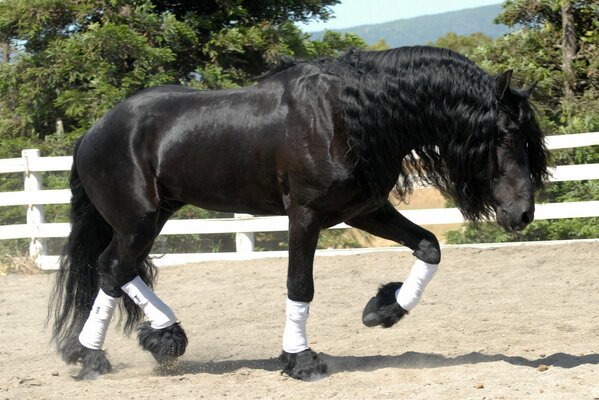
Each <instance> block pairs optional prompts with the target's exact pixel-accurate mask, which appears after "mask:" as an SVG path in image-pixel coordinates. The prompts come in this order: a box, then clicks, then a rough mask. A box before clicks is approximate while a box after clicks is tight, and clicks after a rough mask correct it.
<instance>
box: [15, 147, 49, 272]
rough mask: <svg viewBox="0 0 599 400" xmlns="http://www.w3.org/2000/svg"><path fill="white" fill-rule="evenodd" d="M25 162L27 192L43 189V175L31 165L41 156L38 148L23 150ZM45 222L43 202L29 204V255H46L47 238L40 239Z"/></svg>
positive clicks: (35, 257)
mask: <svg viewBox="0 0 599 400" xmlns="http://www.w3.org/2000/svg"><path fill="white" fill-rule="evenodd" d="M21 156H22V157H23V162H24V164H25V185H24V186H25V192H36V191H38V190H41V187H42V175H41V174H40V173H39V172H31V171H30V168H29V166H30V165H31V164H32V161H33V160H34V159H35V158H38V157H39V156H40V151H39V150H38V149H28V150H23V151H22V152H21ZM43 223H44V206H43V204H31V203H30V204H29V205H28V206H27V225H28V226H29V232H30V238H31V241H30V243H29V256H30V257H31V258H33V259H34V260H37V259H38V258H39V256H45V255H46V240H45V239H40V236H41V235H40V229H41V226H40V225H41V224H43Z"/></svg>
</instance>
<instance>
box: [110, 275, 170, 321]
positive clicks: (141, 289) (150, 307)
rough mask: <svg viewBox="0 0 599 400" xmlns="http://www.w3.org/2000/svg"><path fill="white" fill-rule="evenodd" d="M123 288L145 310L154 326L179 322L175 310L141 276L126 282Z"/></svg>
mask: <svg viewBox="0 0 599 400" xmlns="http://www.w3.org/2000/svg"><path fill="white" fill-rule="evenodd" d="M121 289H123V291H124V292H125V293H127V295H128V296H129V297H131V299H132V300H133V302H135V304H137V305H138V306H139V307H140V308H141V309H142V310H143V312H144V314H145V315H146V317H147V318H148V320H149V321H150V325H151V326H152V328H154V329H163V328H167V327H169V326H171V325H172V324H174V323H175V322H177V318H176V317H175V313H174V312H173V310H171V309H170V308H169V306H167V305H166V304H165V303H164V302H163V301H162V300H160V298H159V297H158V296H156V293H154V292H153V291H152V289H150V288H149V287H148V285H146V283H145V282H144V281H143V280H142V279H141V278H140V277H139V276H136V277H135V279H133V280H132V281H131V282H129V283H126V284H124V285H123V286H122V287H121Z"/></svg>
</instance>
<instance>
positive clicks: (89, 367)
mask: <svg viewBox="0 0 599 400" xmlns="http://www.w3.org/2000/svg"><path fill="white" fill-rule="evenodd" d="M58 352H59V353H60V354H61V355H62V359H63V360H64V361H65V362H66V363H67V364H77V363H80V364H81V371H79V373H78V374H77V375H76V376H75V379H96V378H98V377H99V376H100V375H103V374H107V373H109V372H112V365H110V361H108V358H107V357H106V353H105V352H104V351H103V350H92V349H88V348H87V347H85V346H84V345H82V344H81V343H80V342H79V338H78V337H76V336H75V337H72V338H70V339H68V340H66V341H65V342H64V343H63V345H62V346H61V347H60V348H59V349H58Z"/></svg>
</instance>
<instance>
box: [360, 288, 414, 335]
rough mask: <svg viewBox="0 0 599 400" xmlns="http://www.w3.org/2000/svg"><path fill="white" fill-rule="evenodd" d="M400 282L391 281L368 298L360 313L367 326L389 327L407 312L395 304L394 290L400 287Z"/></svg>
mask: <svg viewBox="0 0 599 400" xmlns="http://www.w3.org/2000/svg"><path fill="white" fill-rule="evenodd" d="M401 285H402V283H401V282H391V283H387V284H386V285H383V286H381V287H380V288H379V292H378V293H377V294H376V296H375V297H373V298H372V299H370V301H369V302H368V304H366V307H364V312H363V313H362V323H363V324H364V325H366V326H368V327H373V326H378V325H380V326H382V327H383V328H389V327H391V326H393V325H394V324H395V323H396V322H397V321H399V320H400V319H401V318H402V317H403V316H404V315H406V314H407V313H408V312H407V311H406V310H404V309H403V308H401V306H400V305H399V304H397V300H396V299H395V292H396V291H397V289H399V288H400V287H401Z"/></svg>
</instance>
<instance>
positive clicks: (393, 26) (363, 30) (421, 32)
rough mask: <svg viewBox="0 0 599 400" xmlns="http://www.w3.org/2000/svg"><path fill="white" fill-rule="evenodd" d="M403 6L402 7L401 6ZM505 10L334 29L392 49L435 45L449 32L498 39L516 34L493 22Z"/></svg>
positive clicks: (472, 10)
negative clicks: (480, 34)
mask: <svg viewBox="0 0 599 400" xmlns="http://www.w3.org/2000/svg"><path fill="white" fill-rule="evenodd" d="M398 7H400V6H398ZM501 11H502V8H501V4H496V5H491V6H485V7H477V8H470V9H466V10H460V11H452V12H447V13H442V14H434V15H425V16H422V17H416V18H409V19H400V20H397V21H391V22H385V23H383V24H376V25H362V26H356V27H353V28H346V29H332V30H334V31H337V32H351V33H355V34H357V35H359V36H360V37H362V39H364V40H365V41H366V43H368V44H374V43H376V42H377V41H379V40H380V39H385V41H386V42H387V44H388V45H389V46H390V47H399V46H411V45H421V44H426V43H428V42H429V41H432V42H434V41H435V40H437V39H438V38H440V37H441V36H445V34H446V33H448V32H454V33H457V34H458V35H469V34H471V33H475V32H482V33H484V34H485V35H487V36H490V37H492V38H496V37H498V36H501V35H504V34H506V33H508V32H511V31H513V30H514V29H510V28H508V27H507V26H505V25H497V24H494V23H493V19H495V17H497V15H499V14H500V13H501ZM323 33H324V31H319V32H311V33H310V35H311V36H312V39H321V38H322V35H323Z"/></svg>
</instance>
